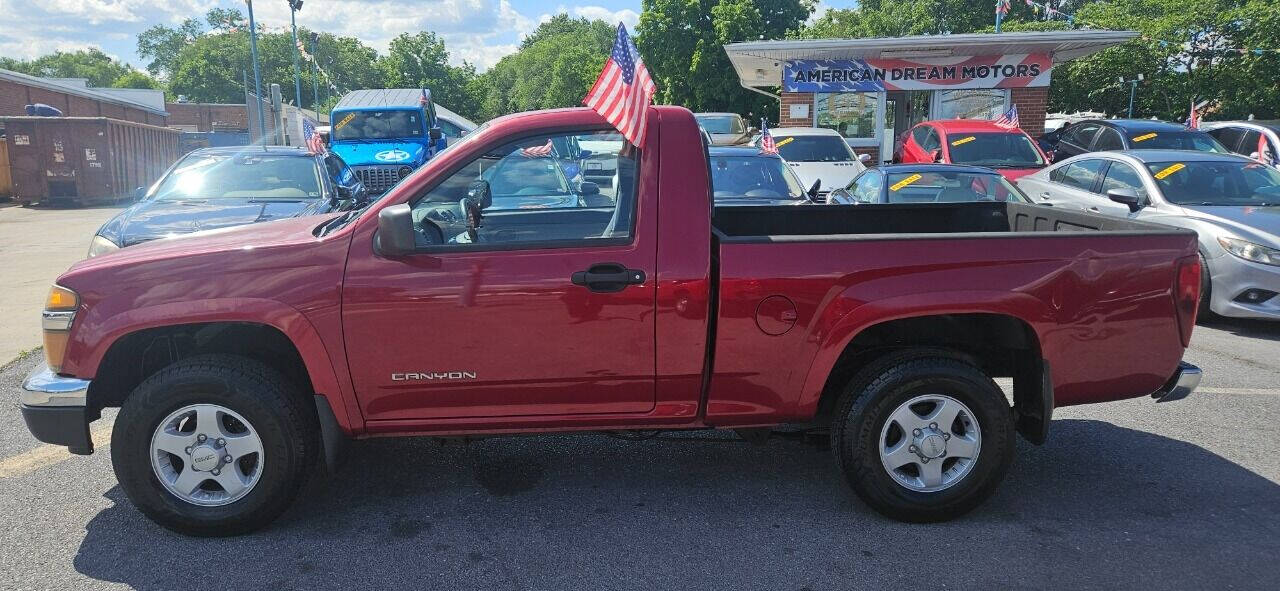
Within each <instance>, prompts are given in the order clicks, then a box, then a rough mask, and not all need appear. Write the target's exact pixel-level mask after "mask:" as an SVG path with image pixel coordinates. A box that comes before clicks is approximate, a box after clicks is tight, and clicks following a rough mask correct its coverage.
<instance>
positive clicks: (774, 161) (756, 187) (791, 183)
mask: <svg viewBox="0 0 1280 591" xmlns="http://www.w3.org/2000/svg"><path fill="white" fill-rule="evenodd" d="M711 188H712V191H713V195H714V197H715V199H717V200H719V199H744V198H753V199H805V198H806V197H807V195H806V194H805V191H804V187H803V186H802V185H801V184H800V179H797V178H796V175H795V173H793V172H791V169H790V168H788V167H787V165H786V163H785V162H783V161H782V159H780V158H772V157H767V156H712V157H711Z"/></svg>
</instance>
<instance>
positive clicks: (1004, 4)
mask: <svg viewBox="0 0 1280 591" xmlns="http://www.w3.org/2000/svg"><path fill="white" fill-rule="evenodd" d="M1030 4H1031V3H1030V2H1028V3H1027V5H1030ZM1009 8H1010V7H1009V0H998V1H997V2H996V14H998V15H1000V16H1007V15H1008V14H1009Z"/></svg>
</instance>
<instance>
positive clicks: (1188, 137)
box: [1129, 131, 1228, 154]
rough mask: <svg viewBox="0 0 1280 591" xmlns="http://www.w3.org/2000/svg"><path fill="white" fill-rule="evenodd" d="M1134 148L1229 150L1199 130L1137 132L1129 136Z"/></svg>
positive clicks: (1223, 151) (1200, 150) (1219, 151)
mask: <svg viewBox="0 0 1280 591" xmlns="http://www.w3.org/2000/svg"><path fill="white" fill-rule="evenodd" d="M1129 144H1130V149H1132V150H1195V151H1197V152H1216V153H1218V154H1227V153H1228V150H1227V149H1226V148H1224V147H1223V146H1222V144H1220V143H1218V140H1215V139H1213V136H1211V135H1209V134H1207V133H1203V132H1199V131H1173V132H1167V131H1162V132H1159V133H1156V132H1146V133H1137V132H1135V133H1134V135H1133V136H1131V137H1130V138H1129Z"/></svg>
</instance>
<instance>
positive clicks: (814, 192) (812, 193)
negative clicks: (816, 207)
mask: <svg viewBox="0 0 1280 591" xmlns="http://www.w3.org/2000/svg"><path fill="white" fill-rule="evenodd" d="M821 188H822V179H818V180H816V181H813V185H812V186H811V187H809V190H808V191H807V192H808V193H809V199H810V200H812V201H817V200H818V189H821Z"/></svg>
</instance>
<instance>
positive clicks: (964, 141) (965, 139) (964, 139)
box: [951, 136, 978, 146]
mask: <svg viewBox="0 0 1280 591" xmlns="http://www.w3.org/2000/svg"><path fill="white" fill-rule="evenodd" d="M976 139H978V138H977V137H975V136H969V137H962V138H960V139H958V140H956V141H954V142H951V145H953V146H959V145H961V144H967V143H969V142H971V141H973V140H976Z"/></svg>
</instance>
